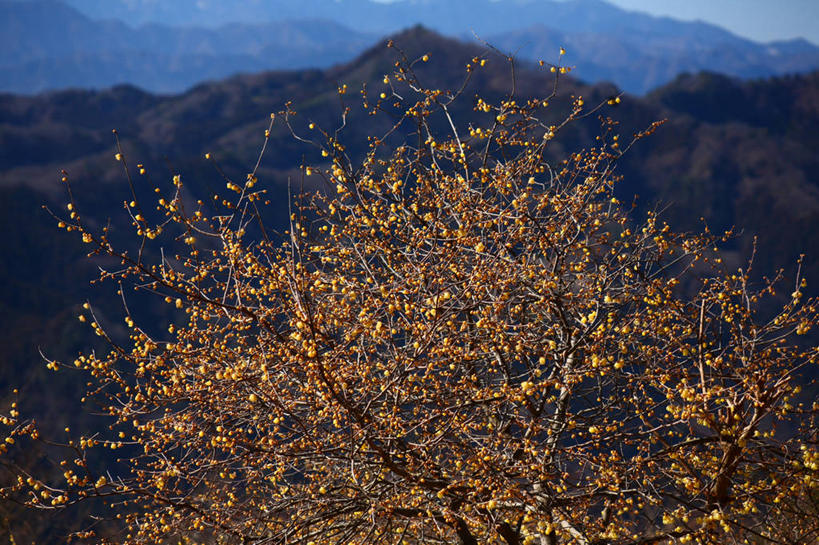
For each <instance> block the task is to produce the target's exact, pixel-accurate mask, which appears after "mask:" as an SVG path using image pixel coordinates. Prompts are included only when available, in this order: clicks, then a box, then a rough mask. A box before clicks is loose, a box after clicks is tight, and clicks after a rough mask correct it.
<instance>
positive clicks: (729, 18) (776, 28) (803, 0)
mask: <svg viewBox="0 0 819 545" xmlns="http://www.w3.org/2000/svg"><path fill="white" fill-rule="evenodd" d="M607 1H608V2H610V3H612V4H615V5H617V6H620V7H621V8H625V9H630V10H635V11H642V12H645V13H651V14H652V15H668V16H670V17H674V18H676V19H684V20H687V21H692V20H696V19H700V20H703V21H706V22H709V23H714V24H716V25H719V26H721V27H723V28H726V29H728V30H730V31H731V32H733V33H734V34H738V35H740V36H744V37H746V38H751V39H752V40H756V41H761V42H768V41H771V40H783V39H789V38H797V37H802V38H806V39H807V40H810V41H811V42H813V43H815V44H817V45H819V0H607Z"/></svg>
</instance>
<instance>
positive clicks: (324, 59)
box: [0, 0, 378, 93]
mask: <svg viewBox="0 0 819 545" xmlns="http://www.w3.org/2000/svg"><path fill="white" fill-rule="evenodd" d="M377 38H378V35H377V34H368V33H363V32H355V31H353V30H351V29H349V28H346V27H344V26H342V25H340V24H337V23H334V22H332V21H328V20H307V19H304V20H299V21H279V22H275V23H255V24H250V23H230V24H226V25H223V26H221V27H220V28H218V29H211V28H198V27H171V26H167V25H162V24H157V23H150V24H146V25H143V26H140V27H138V28H133V27H131V26H129V25H126V24H124V23H123V22H121V21H118V20H102V21H95V20H92V19H90V18H88V17H87V16H85V15H83V14H82V13H80V12H79V11H77V10H76V9H74V8H72V7H71V6H69V5H66V4H65V3H63V2H59V1H57V0H35V1H28V2H20V1H18V0H13V1H8V0H0V70H1V71H0V90H2V91H9V92H16V93H32V92H40V91H44V90H50V89H65V88H105V87H110V86H112V85H117V84H121V83H131V84H134V85H138V86H140V87H143V88H145V89H147V90H150V91H153V92H160V93H178V92H181V91H184V90H185V89H188V88H189V87H192V86H193V85H196V84H198V83H201V82H203V81H208V80H215V79H221V78H224V77H227V76H231V75H234V74H237V73H240V72H258V71H262V70H272V69H294V68H308V67H309V68H326V67H329V66H331V65H333V64H337V63H339V62H343V61H348V60H349V59H351V58H352V57H354V56H355V55H357V54H358V53H360V52H361V51H363V50H364V49H365V48H366V47H369V46H370V45H372V43H373V42H374V41H375V40H376V39H377Z"/></svg>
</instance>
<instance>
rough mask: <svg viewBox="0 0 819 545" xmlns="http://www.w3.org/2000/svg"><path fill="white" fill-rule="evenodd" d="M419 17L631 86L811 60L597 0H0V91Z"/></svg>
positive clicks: (283, 56) (204, 76)
mask: <svg viewBox="0 0 819 545" xmlns="http://www.w3.org/2000/svg"><path fill="white" fill-rule="evenodd" d="M316 14H320V16H321V19H316ZM101 17H104V18H102V19H101ZM415 23H419V24H423V25H424V26H425V27H427V28H431V29H435V30H436V31H438V32H441V33H444V34H446V35H449V36H453V37H458V38H460V39H465V40H472V41H477V42H486V43H489V44H491V45H493V46H495V47H497V48H499V49H501V50H503V51H504V52H507V53H510V54H515V55H516V56H518V57H520V58H521V59H524V60H529V61H532V60H545V61H546V62H557V61H558V60H559V61H560V62H561V63H562V64H565V65H568V66H574V67H575V74H576V76H577V77H578V78H580V79H582V80H584V81H588V82H599V81H611V82H614V83H615V84H616V85H618V86H619V87H620V88H622V89H624V90H626V91H628V92H630V93H635V94H643V93H646V92H647V91H649V90H651V89H654V88H656V87H658V86H660V85H663V84H665V83H668V82H669V81H671V80H673V79H674V78H675V77H676V76H678V75H680V74H682V73H686V72H691V73H693V72H697V71H700V70H709V71H713V72H719V73H724V74H728V75H732V76H738V77H742V78H759V77H766V76H771V75H781V74H787V73H796V72H805V71H811V70H814V69H816V68H819V47H817V46H815V45H813V44H811V43H810V42H807V41H806V40H789V41H782V42H773V43H768V44H760V43H756V42H753V41H750V40H747V39H744V38H741V37H738V36H736V35H734V34H731V33H730V32H728V31H726V30H724V29H721V28H719V27H717V26H714V25H710V24H706V23H702V22H683V21H678V20H674V19H670V18H665V17H653V16H649V15H645V14H641V13H636V12H630V11H625V10H622V9H620V8H617V7H615V6H613V5H611V4H609V3H606V2H604V1H602V0H573V1H562V2H560V1H555V0H495V1H492V0H437V1H435V0H401V1H396V2H390V3H384V2H375V1H373V0H335V1H331V0H303V1H299V2H296V1H294V0H277V1H261V0H251V1H245V2H241V3H240V4H237V2H236V1H220V2H216V1H207V0H175V1H173V2H156V1H151V0H62V1H60V0H0V69H2V71H0V74H2V75H0V90H5V91H10V92H17V93H34V92H40V91H43V90H49V89H63V88H70V87H84V88H105V87H110V86H113V85H116V84H121V83H130V84H132V85H136V86H139V87H141V88H143V89H146V90H149V91H152V92H159V93H174V92H181V91H184V90H186V89H188V88H190V87H191V86H193V85H195V84H197V83H200V82H203V81H208V80H213V79H220V78H223V77H227V76H230V75H233V74H236V73H240V72H246V73H247V72H258V71H261V70H272V69H292V68H306V67H311V68H325V67H329V66H331V65H333V64H336V63H339V62H343V61H349V60H351V59H352V58H353V57H355V56H356V55H357V54H359V53H360V52H362V51H363V50H364V49H366V48H367V47H369V46H370V45H372V44H373V43H374V42H375V41H376V40H377V39H378V37H380V36H384V35H386V34H388V33H391V32H396V31H397V30H399V29H401V28H406V27H407V26H409V25H411V24H415ZM560 47H565V48H566V49H567V54H566V55H565V56H564V57H562V58H560V59H558V51H559V49H560Z"/></svg>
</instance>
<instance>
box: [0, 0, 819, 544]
mask: <svg viewBox="0 0 819 545" xmlns="http://www.w3.org/2000/svg"><path fill="white" fill-rule="evenodd" d="M161 4H167V3H161ZM393 40H394V43H395V45H396V46H397V47H396V48H387V47H386V45H385V43H383V42H381V43H379V44H377V45H376V46H374V47H372V48H371V49H368V50H367V51H365V52H364V53H363V54H362V55H360V56H359V57H357V58H356V59H355V60H353V61H351V62H349V63H347V64H344V65H339V66H335V67H332V68H327V69H321V70H319V69H311V70H301V71H275V72H264V73H259V74H255V75H241V76H236V77H232V78H229V79H225V80H222V81H215V82H209V83H204V84H200V85H198V86H196V87H194V88H192V89H190V90H188V91H186V92H184V93H181V94H177V95H157V94H152V93H149V92H146V91H143V90H140V89H138V88H136V87H134V86H128V85H123V86H117V87H114V88H111V89H107V90H96V91H94V90H69V91H59V92H49V93H45V94H41V95H37V96H21V95H11V94H4V95H0V229H2V232H3V233H4V236H3V237H2V238H0V252H2V255H3V256H4V259H3V261H2V265H0V332H1V333H0V343H2V345H3V346H4V350H3V351H2V352H0V392H7V391H8V390H9V387H10V386H11V385H12V384H13V385H15V386H18V387H20V388H21V395H22V399H23V400H24V401H22V402H21V403H22V404H23V409H24V410H30V411H34V412H35V413H37V414H43V415H44V416H43V418H44V419H45V422H48V423H50V424H51V425H53V426H54V427H55V429H61V427H62V426H63V425H64V418H65V415H66V414H70V411H72V410H73V409H72V408H71V405H70V401H69V400H70V399H73V398H75V397H76V392H77V389H81V388H82V387H83V384H82V382H83V381H82V377H80V376H76V377H73V378H72V377H71V375H68V376H67V378H59V379H56V380H60V381H63V382H61V383H60V384H61V387H62V388H64V390H65V392H66V395H65V396H64V397H62V396H60V395H57V396H54V395H53V394H51V393H50V394H49V396H50V397H49V398H48V400H44V398H43V396H44V393H43V392H45V391H46V390H45V389H44V388H43V386H42V385H43V383H44V382H45V381H49V383H51V384H53V382H52V381H53V380H55V379H54V378H53V377H51V376H48V377H47V376H46V373H47V372H46V371H45V369H44V364H43V362H42V357H41V355H40V353H39V352H40V350H42V352H43V353H44V354H46V355H47V356H49V357H58V358H70V357H72V355H73V354H75V353H76V351H77V350H78V349H79V348H81V347H84V346H88V343H89V340H88V339H89V332H88V331H87V330H86V329H84V328H83V326H82V325H81V324H79V322H77V321H76V318H75V314H76V309H77V307H78V306H79V304H81V303H82V301H83V300H85V299H86V298H90V299H91V300H92V301H94V302H95V305H96V306H97V307H98V308H99V309H100V310H99V312H100V314H101V315H102V316H103V318H102V319H107V320H109V321H110V323H111V324H115V323H117V322H119V321H121V320H118V318H117V316H119V313H120V311H121V308H120V307H119V306H118V305H119V302H118V301H119V299H118V298H116V297H112V294H113V293H114V291H115V289H116V286H108V287H107V288H106V287H103V288H100V289H97V290H90V289H89V287H88V280H89V279H91V278H93V277H94V274H95V273H94V267H95V263H94V262H91V261H88V260H86V259H84V252H85V249H84V248H83V245H82V244H81V243H80V242H79V241H78V240H76V239H75V237H72V236H71V234H67V233H65V232H64V231H60V230H58V229H57V228H56V220H55V219H54V218H52V216H51V215H50V214H49V213H48V212H46V211H45V210H43V209H42V206H43V205H46V206H47V207H49V208H50V209H51V210H54V211H59V210H64V204H65V192H64V187H63V184H62V183H61V182H60V177H61V169H65V170H66V171H67V172H68V173H69V175H70V177H71V179H72V180H73V187H74V191H75V194H76V196H77V200H78V203H79V206H80V209H81V211H82V214H83V216H84V217H85V218H86V219H87V221H93V222H97V223H98V224H104V223H107V222H108V221H109V220H110V222H111V228H112V231H111V233H112V234H111V236H112V237H119V236H125V235H124V234H127V233H128V232H130V227H129V220H128V219H127V216H126V214H125V212H124V211H123V210H122V206H123V202H124V201H126V200H130V193H129V190H128V186H127V183H126V181H125V177H124V173H123V163H122V162H118V161H116V160H115V159H114V154H115V153H116V149H115V147H114V143H113V138H112V134H111V130H112V129H117V130H118V133H119V135H120V138H121V139H122V143H123V147H124V150H125V158H126V163H127V164H128V165H130V166H131V168H132V169H133V166H134V165H135V164H137V163H141V164H143V165H145V168H146V171H147V174H146V175H145V176H137V177H136V184H137V191H138V192H140V193H141V194H144V195H145V196H146V198H149V196H150V198H156V197H155V194H154V192H153V191H154V187H159V188H160V189H161V190H162V191H165V190H170V187H171V178H172V176H173V175H174V174H181V176H182V179H183V180H184V181H185V186H186V188H187V189H186V191H188V192H189V193H188V194H189V195H190V196H191V198H195V197H199V198H206V197H207V196H208V195H210V194H212V193H214V192H216V193H218V192H220V191H222V192H223V191H224V184H225V181H224V179H223V178H222V177H221V174H220V173H218V172H217V171H216V170H215V169H214V168H213V166H212V165H211V164H209V162H208V161H205V160H204V158H203V155H204V154H205V153H206V152H210V153H211V154H212V155H213V157H214V158H215V159H216V161H217V162H218V163H219V165H220V166H221V168H222V169H223V171H224V172H225V173H226V174H227V175H228V176H230V177H233V178H234V179H237V180H243V179H244V176H245V175H246V173H247V172H249V171H250V170H251V169H252V167H253V165H254V164H255V162H256V159H257V157H258V153H259V148H260V145H261V143H262V140H263V137H264V129H265V128H266V127H267V124H268V122H269V114H270V113H271V112H275V111H279V110H281V109H282V108H283V107H284V104H285V103H286V102H287V101H288V100H292V105H293V108H295V109H296V110H297V111H298V115H297V116H296V117H294V118H293V128H294V130H296V131H297V133H298V134H300V135H301V136H303V137H306V138H307V137H310V134H311V133H310V130H309V129H308V123H311V122H313V123H315V124H316V125H318V126H319V127H322V128H327V129H333V128H335V127H337V126H339V122H340V121H339V120H340V114H341V111H342V108H343V107H345V106H349V107H350V113H349V116H348V119H347V128H346V129H345V130H344V131H343V133H342V141H343V142H345V144H346V145H347V150H348V152H349V153H350V154H351V155H353V156H359V157H360V156H361V155H362V154H363V153H364V151H365V150H366V149H367V136H368V135H373V134H380V133H382V132H385V131H386V130H387V128H388V126H389V125H390V121H389V119H384V118H373V117H371V116H368V115H367V114H366V112H365V111H364V109H363V108H361V106H360V98H359V94H358V90H359V89H361V87H362V85H364V84H366V87H367V89H368V92H369V93H371V94H373V95H375V94H377V93H380V92H381V91H382V90H384V89H385V87H384V84H383V81H382V80H383V77H384V74H387V73H390V72H391V71H392V69H393V66H394V62H395V60H396V55H397V49H400V50H401V51H403V52H404V53H405V54H406V55H407V56H408V57H409V58H410V59H413V58H418V57H420V56H421V55H425V54H426V55H429V62H427V63H417V64H416V66H417V67H418V75H419V77H420V78H421V79H422V81H423V82H425V83H426V84H427V85H428V86H431V87H444V88H455V87H458V86H459V85H460V84H461V82H462V81H463V78H464V74H465V72H464V68H465V64H466V63H467V62H469V60H470V59H471V58H473V57H474V56H475V55H481V56H483V57H485V58H486V59H487V61H488V62H487V64H486V66H485V67H483V68H481V69H479V70H476V72H475V73H474V76H473V78H472V80H471V82H470V84H469V86H468V87H467V88H466V90H465V92H464V95H463V98H462V99H461V100H460V101H458V102H456V103H455V104H454V105H453V107H452V115H453V117H454V118H455V120H456V121H457V123H458V125H459V127H462V128H466V127H467V126H468V125H469V124H471V123H472V124H475V123H479V122H482V120H481V118H480V117H479V116H480V115H481V114H480V113H478V112H475V111H474V109H473V107H474V102H475V98H474V97H475V95H476V94H477V93H478V92H480V95H481V96H482V97H484V98H486V99H487V100H492V99H497V98H500V97H503V96H505V95H506V94H507V93H509V92H510V91H511V89H512V87H511V82H510V69H509V65H508V63H507V61H506V59H505V57H504V56H502V55H499V54H496V53H495V52H493V51H492V50H491V49H487V48H486V47H483V46H481V45H479V44H476V43H466V42H460V41H456V40H453V39H449V38H446V37H444V36H442V35H440V34H437V33H434V32H432V31H430V30H427V29H425V28H422V27H415V28H412V29H410V30H407V31H405V32H402V33H400V34H397V35H395V36H394V37H393ZM578 70H581V69H578ZM515 74H516V82H515V92H516V96H517V98H518V100H521V101H522V100H524V99H525V98H526V97H532V96H543V95H546V94H549V93H550V92H551V89H552V88H553V85H554V83H555V80H554V78H555V76H554V75H553V74H552V73H550V72H549V71H548V69H547V68H538V67H537V66H534V65H532V66H529V65H525V66H519V67H518V68H517V70H516V72H515ZM344 84H346V85H347V86H348V89H349V92H348V93H347V95H344V96H342V97H341V99H340V97H339V94H338V87H339V86H340V85H344ZM557 89H558V96H557V97H556V98H555V99H554V100H553V101H552V103H553V105H552V106H551V107H550V109H548V110H546V115H547V116H553V117H554V118H559V117H560V115H561V112H563V111H565V108H566V105H567V104H568V102H569V100H570V97H571V96H578V95H582V96H583V97H584V99H585V100H586V102H587V104H590V105H595V104H598V103H605V102H606V99H607V98H608V97H611V96H616V95H618V94H619V93H620V91H619V90H618V89H617V88H616V87H614V86H613V85H611V84H587V83H581V82H579V81H577V80H574V79H570V78H565V77H562V76H561V77H560V80H559V81H558V85H557ZM552 110H554V113H550V112H552ZM601 113H602V114H604V115H606V116H610V117H612V118H613V119H615V120H617V121H618V122H619V123H620V125H619V128H620V131H621V134H623V135H624V138H629V137H630V135H631V134H633V133H634V132H636V131H638V130H642V129H644V128H645V127H647V126H648V125H649V124H650V123H652V122H653V121H656V120H661V119H667V120H668V121H667V123H666V124H665V125H663V126H662V127H661V128H660V129H659V130H658V131H657V132H656V133H655V134H654V135H652V136H650V137H648V138H645V139H642V140H640V141H639V142H638V143H637V144H636V146H635V147H634V148H633V149H632V150H631V151H629V153H628V154H626V155H625V156H624V157H623V158H622V160H621V162H620V163H619V166H618V169H619V174H622V175H623V181H622V182H621V183H620V185H619V189H618V191H619V192H620V193H621V195H622V197H623V199H627V200H628V201H627V202H630V201H632V199H633V198H634V195H635V194H638V195H639V198H637V200H636V201H635V202H636V203H637V205H638V207H637V211H636V213H637V214H639V213H641V211H644V210H646V209H649V208H652V209H653V208H657V209H662V210H664V212H663V217H664V218H666V219H667V220H668V221H669V222H670V223H672V225H673V226H674V227H676V228H679V229H689V228H691V229H699V228H701V225H702V223H701V221H702V220H701V218H704V219H705V221H706V222H707V223H708V224H709V225H710V227H711V228H712V230H714V231H719V230H722V229H727V228H730V227H732V226H735V227H736V228H737V232H738V233H739V235H738V236H737V237H736V238H734V239H732V241H730V242H729V245H728V247H727V253H726V261H728V262H729V265H733V266H739V265H745V263H746V262H747V259H748V258H749V257H750V256H751V254H752V252H753V247H754V242H753V241H754V237H755V236H756V237H758V238H757V245H756V258H755V264H754V271H755V274H757V276H758V277H759V276H761V275H773V274H775V272H776V270H777V269H778V268H779V267H783V268H784V269H785V272H786V275H792V274H793V271H794V269H795V266H796V261H797V259H798V256H799V255H800V254H801V253H806V254H807V256H806V258H805V262H804V264H803V269H804V270H805V271H807V276H808V279H809V287H808V290H807V291H808V292H811V293H815V291H814V288H812V287H811V286H815V285H816V282H817V281H819V255H817V254H819V252H818V251H817V247H816V244H815V242H814V240H813V235H814V234H815V233H816V232H818V231H819V157H817V154H816V149H817V147H819V131H817V127H819V73H815V72H814V73H810V74H806V75H799V76H787V77H777V78H767V79H757V80H753V81H742V80H739V79H735V78H731V77H727V76H724V75H717V74H713V73H699V74H696V75H685V76H681V77H678V78H677V79H675V80H673V81H672V82H671V83H669V84H667V85H665V86H663V87H661V88H659V89H657V90H655V91H653V92H652V93H649V94H648V95H647V96H645V97H642V98H639V97H633V96H628V95H625V96H622V99H621V102H620V104H619V105H617V106H616V107H615V106H608V105H606V106H604V109H603V110H602V111H601ZM484 121H485V120H484ZM598 133H599V121H598V119H597V117H596V116H589V117H588V118H586V119H585V120H583V121H582V122H578V123H576V124H574V125H572V126H571V128H570V129H567V130H566V131H564V132H562V133H561V134H560V135H559V136H558V138H557V140H556V142H555V146H554V147H553V149H552V153H553V157H554V159H555V160H559V159H560V158H563V157H565V156H566V154H567V153H570V152H572V151H576V150H579V149H582V148H585V147H588V146H590V145H593V143H594V137H595V136H596V135H597V134H598ZM312 153H314V152H313V151H311V148H310V147H309V146H305V145H303V144H300V143H299V142H297V141H296V140H294V138H293V137H292V135H291V134H290V132H289V130H288V129H287V128H286V127H284V126H283V125H280V124H277V125H275V126H274V130H273V132H272V134H271V142H270V144H269V145H268V148H267V153H266V154H265V156H264V158H263V161H262V163H261V168H260V170H259V180H260V186H264V187H266V188H267V189H268V196H269V199H270V201H271V204H270V206H269V207H267V208H266V214H267V216H266V223H267V224H268V225H270V226H272V227H274V228H275V227H279V228H284V226H285V225H286V222H287V207H288V202H289V200H290V197H291V195H290V193H289V190H288V179H290V180H293V181H297V180H298V179H299V175H298V172H299V169H298V167H299V165H300V164H301V163H302V161H305V160H307V161H312V160H314V159H315V160H318V158H316V157H314V156H313V155H311V154H312ZM292 187H298V184H291V188H292ZM307 189H308V190H312V189H311V187H309V186H308V187H307ZM291 190H292V189H291ZM145 308H146V310H145V311H144V312H146V313H149V312H150V308H149V307H145ZM132 310H133V313H134V314H136V315H137V317H138V316H139V313H140V312H141V311H140V309H139V308H135V309H132ZM158 322H161V320H158ZM58 376H60V377H62V375H58ZM48 391H49V392H53V391H54V390H53V389H49V390H48ZM46 401H47V402H46ZM38 411H39V412H38ZM0 514H2V513H0ZM43 528H45V529H44V530H42V531H43V532H48V531H52V530H49V526H48V525H46V526H44V527H43ZM54 531H56V530H54ZM33 532H34V533H36V531H34V530H33ZM39 537H40V539H46V540H47V539H48V537H49V536H45V537H44V535H43V534H40V536H39ZM51 537H53V536H51ZM20 539H21V538H19V537H18V541H19V540H20Z"/></svg>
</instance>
